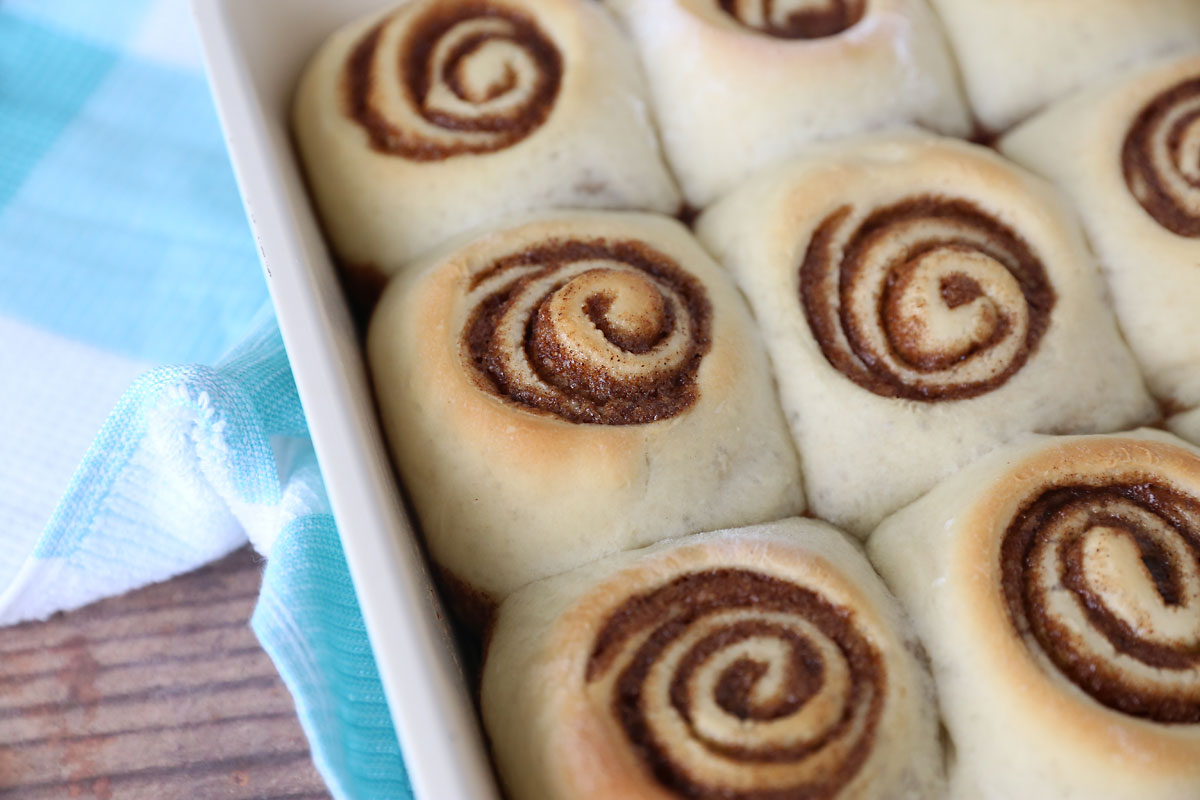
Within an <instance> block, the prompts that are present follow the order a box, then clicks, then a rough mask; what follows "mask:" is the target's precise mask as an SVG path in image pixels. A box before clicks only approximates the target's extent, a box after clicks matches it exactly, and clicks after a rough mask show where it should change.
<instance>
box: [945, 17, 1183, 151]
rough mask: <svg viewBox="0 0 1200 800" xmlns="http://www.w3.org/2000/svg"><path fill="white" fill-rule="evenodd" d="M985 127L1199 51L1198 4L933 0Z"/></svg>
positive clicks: (996, 127) (997, 127) (996, 128)
mask: <svg viewBox="0 0 1200 800" xmlns="http://www.w3.org/2000/svg"><path fill="white" fill-rule="evenodd" d="M932 2H933V6H934V8H935V9H936V10H937V12H938V13H939V14H940V15H941V18H942V22H943V24H944V25H945V28H946V32H947V34H948V35H949V37H950V44H951V46H952V48H953V49H954V54H955V56H957V58H958V64H959V67H960V68H961V69H962V76H963V82H964V83H965V84H966V89H967V96H968V97H969V98H970V101H971V106H972V108H974V110H975V114H976V116H977V117H978V119H979V121H980V122H982V123H983V125H984V126H985V128H987V129H988V130H989V131H990V132H992V133H998V132H1000V131H1004V130H1006V129H1007V128H1009V127H1010V126H1012V125H1013V124H1014V123H1016V122H1019V121H1020V120H1022V119H1024V118H1025V117H1027V116H1029V115H1030V114H1032V113H1033V112H1034V111H1036V110H1038V109H1039V108H1041V107H1042V106H1044V105H1045V104H1046V103H1048V102H1050V101H1052V100H1054V99H1056V98H1058V97H1062V96H1063V95H1065V94H1067V93H1069V92H1071V91H1073V90H1076V89H1079V88H1082V87H1083V86H1085V85H1087V84H1088V83H1090V82H1091V81H1095V80H1100V79H1104V78H1105V77H1106V76H1108V75H1115V74H1116V73H1117V72H1118V71H1119V70H1127V69H1128V68H1130V67H1131V66H1134V65H1136V64H1141V63H1145V62H1147V61H1150V60H1152V59H1154V58H1157V57H1159V56H1162V55H1165V54H1167V53H1170V52H1182V51H1185V50H1197V49H1200V3H1196V2H1195V0H1099V1H1098V0H1052V1H1050V2H1048V1H1047V0H932Z"/></svg>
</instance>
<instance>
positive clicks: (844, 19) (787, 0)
mask: <svg viewBox="0 0 1200 800" xmlns="http://www.w3.org/2000/svg"><path fill="white" fill-rule="evenodd" d="M718 3H719V5H720V6H721V8H722V9H723V10H724V11H725V12H726V13H727V14H729V15H730V16H731V17H733V18H734V19H736V20H737V21H738V22H740V23H742V24H743V25H745V26H746V27H749V28H753V29H754V30H756V31H759V32H760V33H765V34H767V35H768V36H774V37H777V38H780V39H820V38H823V37H826V36H834V35H836V34H839V33H841V32H842V31H845V30H848V29H849V28H851V27H853V26H854V25H856V24H857V23H858V22H859V20H861V19H862V18H863V14H865V13H866V7H867V0H718Z"/></svg>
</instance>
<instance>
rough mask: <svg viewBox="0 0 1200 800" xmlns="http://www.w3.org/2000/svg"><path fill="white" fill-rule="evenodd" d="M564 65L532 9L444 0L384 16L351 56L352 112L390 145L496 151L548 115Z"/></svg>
mask: <svg viewBox="0 0 1200 800" xmlns="http://www.w3.org/2000/svg"><path fill="white" fill-rule="evenodd" d="M397 19H402V20H403V24H398V23H397ZM562 72H563V60H562V56H561V55H560V54H559V51H558V48H557V47H556V46H555V44H554V42H553V41H551V40H550V39H549V38H548V37H547V36H546V34H545V33H543V32H542V30H541V29H540V28H539V27H538V24H537V22H536V20H534V19H532V18H531V17H530V16H528V15H527V14H525V13H524V12H522V11H519V10H517V9H514V8H510V7H509V6H507V5H505V4H504V3H501V2H496V0H442V2H436V3H432V4H430V5H429V7H428V8H427V9H426V10H425V11H424V13H423V14H421V15H420V16H417V17H416V18H409V17H408V16H400V15H398V14H392V15H389V16H387V17H384V18H383V20H381V21H380V22H379V23H378V24H376V25H375V26H373V27H372V28H370V29H369V30H368V31H367V33H366V34H365V35H364V36H363V37H362V38H361V39H360V40H359V42H358V44H357V45H356V46H355V47H354V49H353V50H352V51H351V53H350V56H349V58H348V59H347V62H346V71H345V104H346V113H347V114H349V115H350V116H351V117H352V118H353V119H355V120H356V121H357V122H358V123H359V124H360V125H361V126H362V127H363V128H364V129H365V130H366V131H367V133H368V135H369V137H370V142H371V146H372V147H373V148H375V149H376V150H378V151H380V152H384V153H390V154H393V155H396V156H400V157H403V158H407V159H411V160H414V161H438V160H441V159H444V158H449V157H451V156H455V155H459V154H462V153H487V152H492V151H495V150H501V149H503V148H505V147H509V146H510V145H513V144H515V143H516V142H519V141H520V140H522V139H524V138H525V137H526V136H528V135H529V134H530V133H532V132H533V131H535V130H536V129H537V128H538V127H539V126H540V125H541V124H542V123H543V122H544V121H545V120H546V118H547V117H548V116H549V115H550V112H551V111H552V110H553V108H554V101H555V98H556V97H557V95H558V90H559V86H560V84H561V82H562Z"/></svg>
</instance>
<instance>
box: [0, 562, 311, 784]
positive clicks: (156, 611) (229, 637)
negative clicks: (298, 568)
mask: <svg viewBox="0 0 1200 800" xmlns="http://www.w3.org/2000/svg"><path fill="white" fill-rule="evenodd" d="M261 577H262V563H261V561H260V560H259V559H258V558H257V557H256V556H255V555H254V553H253V551H251V550H250V549H249V548H247V549H243V550H240V551H238V552H237V553H234V554H233V555H231V556H229V557H228V558H225V559H224V560H222V561H219V562H217V563H216V564H212V565H210V566H208V567H204V568H203V569H200V570H197V571H196V572H193V573H191V574H189V575H184V576H182V577H180V578H176V579H175V580H172V581H168V582H166V583H162V584H158V585H156V586H151V587H149V588H146V589H142V590H140V591H137V592H134V593H132V594H129V595H126V596H124V597H118V598H113V599H110V600H104V601H101V602H99V603H95V604H94V605H91V606H88V607H87V608H83V609H80V610H78V611H74V612H71V613H68V614H59V615H57V616H55V617H53V618H51V619H49V620H47V621H46V622H40V623H29V624H25V625H19V626H16V627H12V628H4V629H0V797H3V798H9V797H12V798H20V800H42V799H43V798H99V800H110V799H112V798H116V799H117V800H124V798H135V800H136V799H137V798H153V799H154V800H167V799H169V798H188V799H189V800H191V799H192V798H246V799H247V800H249V799H250V798H254V799H255V800H267V798H271V799H272V800H285V798H286V800H319V799H324V798H328V797H329V794H328V792H327V791H326V789H325V786H324V783H323V782H322V781H321V778H320V776H319V775H318V774H317V771H316V769H315V768H314V767H313V764H312V760H311V758H310V755H309V750H308V743H307V741H306V740H305V738H304V734H303V733H302V732H301V730H300V724H299V722H298V721H297V719H296V712H295V710H294V708H293V706H292V699H291V695H289V694H288V691H287V689H286V688H285V687H284V686H283V683H282V682H281V681H280V680H279V677H278V675H277V674H276V672H275V668H274V666H273V665H272V664H271V661H270V659H268V658H267V656H266V654H265V653H264V652H263V651H262V648H260V647H259V645H258V640H257V639H255V637H254V634H253V632H252V631H251V630H250V628H249V625H248V624H247V622H248V620H249V618H250V612H251V611H252V610H253V608H254V602H255V598H256V597H257V596H258V586H259V582H260V580H261Z"/></svg>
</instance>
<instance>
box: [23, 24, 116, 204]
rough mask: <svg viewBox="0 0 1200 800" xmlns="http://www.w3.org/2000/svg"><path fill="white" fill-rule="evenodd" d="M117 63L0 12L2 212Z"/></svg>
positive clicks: (103, 52) (101, 52) (86, 46)
mask: <svg viewBox="0 0 1200 800" xmlns="http://www.w3.org/2000/svg"><path fill="white" fill-rule="evenodd" d="M2 10H3V7H2V6H0V11H2ZM116 62H117V55H116V54H115V53H114V52H112V51H111V50H107V49H104V48H101V47H97V46H95V45H93V44H89V43H87V42H83V41H80V40H78V39H74V38H70V37H66V36H63V35H61V34H59V33H56V32H55V31H53V30H51V29H49V28H46V27H44V26H42V25H37V24H35V23H32V22H27V21H25V20H21V19H18V18H16V17H14V16H12V15H10V14H5V13H0V153H3V157H0V208H3V206H4V205H5V204H6V203H7V202H8V201H9V200H10V199H11V198H12V196H13V195H14V194H16V192H17V190H18V189H19V188H20V186H21V184H22V183H23V182H24V180H25V177H26V176H27V175H28V174H29V172H30V171H31V170H32V169H33V168H34V166H35V165H36V164H37V163H38V161H39V160H40V159H41V157H42V156H43V155H44V154H45V152H46V151H47V150H48V149H49V148H50V147H51V146H52V145H53V144H54V142H55V141H57V140H58V137H59V134H61V133H62V131H63V129H64V128H66V126H67V125H68V124H69V123H70V122H71V120H72V119H74V118H75V115H76V114H77V113H78V112H79V109H80V107H81V106H82V105H83V104H84V102H85V101H86V100H87V98H88V97H89V96H90V95H91V93H92V91H93V90H95V88H96V86H97V85H99V83H100V82H101V81H102V80H104V76H105V75H107V74H108V71H109V70H110V69H111V68H112V66H113V65H114V64H115V63H116Z"/></svg>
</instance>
